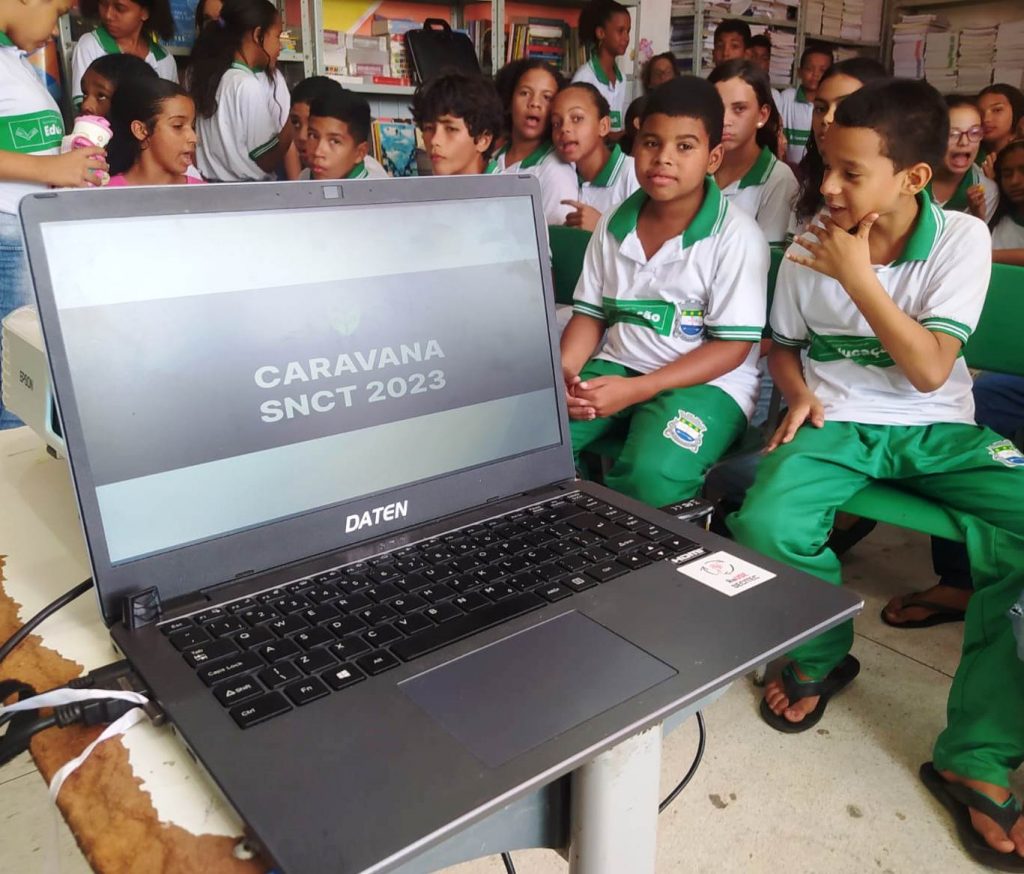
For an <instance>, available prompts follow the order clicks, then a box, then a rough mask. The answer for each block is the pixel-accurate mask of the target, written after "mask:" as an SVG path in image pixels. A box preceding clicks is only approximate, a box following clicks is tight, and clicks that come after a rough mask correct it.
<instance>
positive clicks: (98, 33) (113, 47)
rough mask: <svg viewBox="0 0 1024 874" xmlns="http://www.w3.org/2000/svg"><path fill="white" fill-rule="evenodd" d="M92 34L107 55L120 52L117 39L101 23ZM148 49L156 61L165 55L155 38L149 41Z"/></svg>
mask: <svg viewBox="0 0 1024 874" xmlns="http://www.w3.org/2000/svg"><path fill="white" fill-rule="evenodd" d="M93 35H94V36H95V37H96V41H97V42H98V43H99V44H100V47H101V48H102V49H103V51H105V52H106V53H107V54H108V55H119V54H121V47H120V46H119V45H118V44H117V40H116V39H114V38H113V37H112V36H111V35H110V31H109V30H107V29H106V28H105V27H104V26H103V25H100V26H99V27H97V28H96V29H95V30H94V31H93ZM149 51H150V53H151V54H152V55H153V57H154V58H156V60H158V61H162V60H163V59H164V58H166V57H167V52H166V51H164V47H163V46H162V45H160V43H158V42H157V41H156V40H155V39H150V41H149Z"/></svg>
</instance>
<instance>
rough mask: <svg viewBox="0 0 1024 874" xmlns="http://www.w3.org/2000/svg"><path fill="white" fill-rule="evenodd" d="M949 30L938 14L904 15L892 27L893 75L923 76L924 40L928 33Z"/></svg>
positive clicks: (905, 76) (904, 76) (900, 76)
mask: <svg viewBox="0 0 1024 874" xmlns="http://www.w3.org/2000/svg"><path fill="white" fill-rule="evenodd" d="M946 30H949V24H948V22H947V21H946V20H945V19H944V18H942V17H941V16H938V15H932V14H921V15H904V16H903V17H902V18H901V19H900V21H899V23H897V24H894V25H893V28H892V66H893V75H894V76H897V77H899V78H905V79H920V78H922V77H923V76H924V53H925V41H926V39H927V37H928V34H929V33H939V32H942V31H946Z"/></svg>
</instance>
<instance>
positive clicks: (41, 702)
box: [0, 689, 149, 716]
mask: <svg viewBox="0 0 1024 874" xmlns="http://www.w3.org/2000/svg"><path fill="white" fill-rule="evenodd" d="M97 698H119V699H121V700H122V701H133V702H135V703H136V704H148V703H149V699H148V698H147V697H146V696H145V695H143V694H141V693H140V692H127V691H124V690H121V689H54V690H53V691H52V692H43V694H42V695H33V696H32V697H31V698H25V699H23V700H21V701H16V702H15V703H14V704H6V705H4V704H0V716H3V715H4V714H5V713H15V712H17V711H19V710H38V709H39V708H40V707H60V706H61V705H62V704H72V703H74V702H75V701H91V700H94V699H97Z"/></svg>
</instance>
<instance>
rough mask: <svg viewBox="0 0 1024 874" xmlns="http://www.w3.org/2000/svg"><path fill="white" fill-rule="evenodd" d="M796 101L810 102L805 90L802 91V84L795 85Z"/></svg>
mask: <svg viewBox="0 0 1024 874" xmlns="http://www.w3.org/2000/svg"><path fill="white" fill-rule="evenodd" d="M796 102H797V103H810V102H811V101H810V100H808V99H807V92H806V91H804V86H803V85H797V86H796Z"/></svg>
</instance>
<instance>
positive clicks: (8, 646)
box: [0, 578, 92, 662]
mask: <svg viewBox="0 0 1024 874" xmlns="http://www.w3.org/2000/svg"><path fill="white" fill-rule="evenodd" d="M91 588H92V579H91V578H90V579H88V580H83V581H82V582H80V583H79V584H78V585H77V586H75V587H74V588H73V589H71V590H70V591H68V592H65V593H64V594H63V595H61V596H60V597H59V598H57V600H55V601H53V602H52V603H50V604H47V605H46V606H45V607H43V609H42V610H40V611H39V612H38V613H36V615H35V616H33V617H32V618H31V619H29V621H28V622H26V623H25V624H24V625H22V626H21V628H19V629H18V630H17V631H15V632H14V634H12V635H11V636H10V637H9V638H8V639H7V640H6V641H5V642H4V644H3V645H2V646H0V662H2V661H3V660H4V659H5V658H7V656H9V655H10V654H11V651H12V650H13V649H14V648H15V647H16V646H17V645H18V644H19V643H21V642H22V641H23V640H24V639H25V638H26V637H28V636H29V635H30V634H31V633H32V632H33V631H34V630H35V628H36V627H37V626H38V625H39V623H40V622H42V621H43V620H44V619H46V618H48V617H50V616H52V615H53V614H54V613H56V612H57V611H58V610H60V608H61V607H65V606H67V605H68V604H70V603H71V602H72V601H74V600H75V598H77V597H79V596H80V595H84V594H85V593H86V592H88V591H89V589H91Z"/></svg>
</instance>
